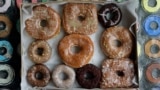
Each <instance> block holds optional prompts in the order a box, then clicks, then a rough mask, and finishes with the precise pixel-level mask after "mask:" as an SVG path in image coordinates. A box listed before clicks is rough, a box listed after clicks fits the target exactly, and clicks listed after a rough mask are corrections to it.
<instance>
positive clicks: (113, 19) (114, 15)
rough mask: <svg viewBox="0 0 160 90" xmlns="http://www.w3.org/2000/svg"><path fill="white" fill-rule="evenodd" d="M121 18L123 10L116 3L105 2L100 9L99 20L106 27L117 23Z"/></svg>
mask: <svg viewBox="0 0 160 90" xmlns="http://www.w3.org/2000/svg"><path fill="white" fill-rule="evenodd" d="M121 18H122V13H121V10H120V8H119V7H118V6H117V5H116V4H114V3H109V4H105V5H104V6H102V7H101V8H100V10H99V11H98V20H99V22H100V23H101V24H102V26H103V27H105V28H108V27H112V26H115V25H117V24H118V23H119V22H120V21H121Z"/></svg>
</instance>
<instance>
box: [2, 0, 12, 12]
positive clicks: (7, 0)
mask: <svg viewBox="0 0 160 90" xmlns="http://www.w3.org/2000/svg"><path fill="white" fill-rule="evenodd" d="M10 6H11V0H1V5H0V13H4V12H6V11H7V10H8V8H9V7H10Z"/></svg>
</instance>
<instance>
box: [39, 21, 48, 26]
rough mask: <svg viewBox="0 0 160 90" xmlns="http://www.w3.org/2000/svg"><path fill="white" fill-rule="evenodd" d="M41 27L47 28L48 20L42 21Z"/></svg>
mask: <svg viewBox="0 0 160 90" xmlns="http://www.w3.org/2000/svg"><path fill="white" fill-rule="evenodd" d="M40 25H41V27H47V25H48V22H47V20H41V22H40Z"/></svg>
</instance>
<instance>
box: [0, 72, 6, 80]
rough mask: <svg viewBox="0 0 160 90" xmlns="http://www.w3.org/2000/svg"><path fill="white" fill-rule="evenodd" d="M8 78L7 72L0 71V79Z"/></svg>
mask: <svg viewBox="0 0 160 90" xmlns="http://www.w3.org/2000/svg"><path fill="white" fill-rule="evenodd" d="M7 77H8V72H7V71H5V70H2V71H0V78H3V79H6V78H7Z"/></svg>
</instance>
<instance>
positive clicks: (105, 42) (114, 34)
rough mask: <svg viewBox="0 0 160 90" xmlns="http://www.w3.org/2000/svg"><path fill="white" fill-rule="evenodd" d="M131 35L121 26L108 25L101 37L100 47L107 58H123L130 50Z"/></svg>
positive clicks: (131, 44) (131, 43)
mask: <svg viewBox="0 0 160 90" xmlns="http://www.w3.org/2000/svg"><path fill="white" fill-rule="evenodd" d="M132 46H133V41H132V35H131V33H130V32H129V30H128V29H126V28H124V27H122V26H115V27H110V28H108V29H107V30H105V31H104V32H103V34H102V37H101V48H102V50H103V52H104V53H105V54H106V55H107V56H108V57H109V58H125V57H128V56H129V55H130V53H131V51H132Z"/></svg>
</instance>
